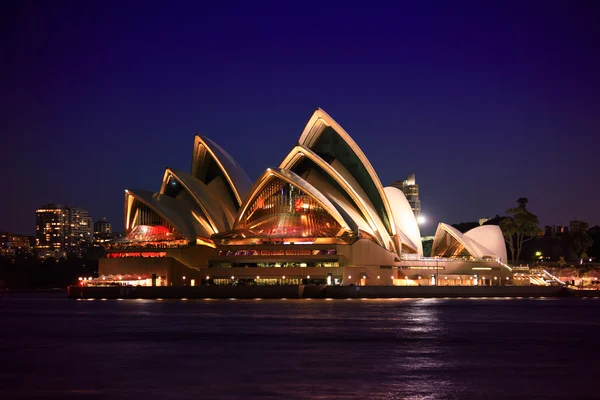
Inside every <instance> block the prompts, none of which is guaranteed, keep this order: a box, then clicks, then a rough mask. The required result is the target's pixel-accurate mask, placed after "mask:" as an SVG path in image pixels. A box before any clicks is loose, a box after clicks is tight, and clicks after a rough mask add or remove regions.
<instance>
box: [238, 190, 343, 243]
mask: <svg viewBox="0 0 600 400" xmlns="http://www.w3.org/2000/svg"><path fill="white" fill-rule="evenodd" d="M237 228H240V229H247V230H249V231H250V232H251V233H252V234H253V235H254V236H258V237H279V238H314V237H334V236H337V235H338V233H339V232H340V230H341V229H342V228H341V226H340V224H339V223H338V222H337V221H336V220H335V219H334V218H333V217H332V216H331V215H330V214H329V213H328V212H327V210H325V209H324V208H323V207H322V206H321V205H320V204H319V203H318V202H317V201H316V200H315V199H314V198H312V197H311V196H309V195H308V194H306V193H305V192H303V191H302V190H300V189H299V188H298V187H296V186H294V185H292V184H290V183H288V182H285V181H283V180H281V179H279V178H272V179H271V180H270V181H269V182H268V183H267V184H266V185H265V186H264V188H263V189H262V190H261V191H260V193H259V194H258V195H257V196H256V197H255V199H254V200H253V201H252V203H251V204H250V205H249V206H248V209H247V210H246V213H245V218H244V219H243V220H242V221H241V223H240V224H239V225H238V226H237Z"/></svg>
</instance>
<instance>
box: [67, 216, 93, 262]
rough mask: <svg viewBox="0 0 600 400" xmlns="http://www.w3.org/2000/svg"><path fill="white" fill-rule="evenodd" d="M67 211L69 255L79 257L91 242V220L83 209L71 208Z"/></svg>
mask: <svg viewBox="0 0 600 400" xmlns="http://www.w3.org/2000/svg"><path fill="white" fill-rule="evenodd" d="M67 209H68V215H69V230H68V245H69V253H70V254H73V255H77V256H81V255H83V253H84V252H85V251H86V250H87V249H88V247H89V245H90V244H91V243H92V241H93V226H92V218H91V217H90V216H89V215H88V211H87V210H86V209H85V208H81V207H74V206H71V207H68V208H67Z"/></svg>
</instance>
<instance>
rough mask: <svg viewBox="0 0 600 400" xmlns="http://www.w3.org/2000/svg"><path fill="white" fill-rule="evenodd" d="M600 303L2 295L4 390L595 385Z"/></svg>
mask: <svg viewBox="0 0 600 400" xmlns="http://www.w3.org/2000/svg"><path fill="white" fill-rule="evenodd" d="M598 307H600V301H587V302H583V301H581V300H577V299H559V300H557V299H544V300H539V299H519V300H516V299H515V300H507V299H504V298H496V299H389V300H378V299H369V300H368V301H358V300H355V301H347V300H331V299H327V300H325V299H323V300H312V301H306V300H292V299H288V300H286V301H282V300H268V299H262V300H261V301H256V300H254V299H253V300H239V299H237V300H234V299H230V300H229V299H228V300H193V299H189V300H187V301H185V300H168V299H163V300H161V301H159V300H124V301H113V300H108V301H89V302H88V301H85V302H81V301H69V300H66V299H65V298H64V295H62V294H61V295H43V296H40V295H2V297H0V318H1V319H0V321H2V323H1V324H0V354H2V360H3V361H2V362H1V363H0V388H2V392H1V393H0V397H2V398H23V399H27V398H32V397H36V398H42V399H44V398H67V399H68V398H85V399H103V398H115V399H121V398H122V399H125V398H135V399H139V398H144V399H147V398H156V399H159V398H160V399H163V398H175V399H178V398H179V399H184V398H194V399H197V398H206V399H218V398H222V399H239V398H246V399H248V398H249V399H253V398H257V399H262V398H265V399H274V398H286V399H293V398H316V399H365V398H366V399H463V398H466V399H478V398H486V399H500V398H506V397H511V398H517V399H531V398H540V399H543V398H561V399H562V398H581V397H585V396H588V397H589V398H594V397H596V396H595V394H597V393H598V392H597V390H598V389H597V388H596V385H595V382H596V377H595V371H596V370H597V368H596V367H597V365H598V364H597V363H598V361H599V360H600V351H599V350H598V349H597V348H598V347H599V346H595V345H593V344H595V343H596V342H597V338H598V337H600V335H599V334H600V319H599V318H598V317H597V315H600V313H599V311H600V310H598ZM582 344H586V345H585V351H582ZM574 371H576V373H574ZM31 382H35V384H31Z"/></svg>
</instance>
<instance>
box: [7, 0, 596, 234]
mask: <svg viewBox="0 0 600 400" xmlns="http://www.w3.org/2000/svg"><path fill="white" fill-rule="evenodd" d="M246 3H252V4H246ZM398 3H400V4H397V5H396V6H394V8H390V6H389V5H388V4H385V3H383V4H378V3H376V2H373V1H370V2H366V3H364V4H363V6H361V7H353V8H350V7H348V4H350V3H348V2H341V3H338V4H331V3H326V2H273V3H270V4H264V5H257V4H255V3H254V2H242V3H240V4H235V3H232V2H227V3H225V2H206V3H201V2H196V3H194V4H192V3H187V4H186V3H183V2H177V1H175V2H162V3H156V4H151V2H121V1H119V2H100V1H89V2H87V1H76V2H68V1H54V2H50V1H38V2H30V1H14V2H3V3H2V13H1V15H2V16H1V17H0V18H1V20H0V35H1V36H0V43H1V44H2V62H1V63H0V69H1V75H0V76H1V87H0V89H1V90H0V106H1V111H0V129H1V132H2V146H1V147H0V159H1V160H2V166H3V168H2V172H3V174H2V175H3V178H4V179H3V183H4V185H3V190H2V191H1V192H2V195H1V196H0V210H1V211H0V230H10V231H16V232H20V233H25V234H33V233H34V230H35V213H34V211H35V209H36V208H37V207H38V206H40V205H42V204H44V203H48V202H55V203H66V204H78V205H81V206H83V207H87V208H88V209H89V211H90V213H91V215H92V216H93V217H94V219H97V218H99V217H100V216H103V215H105V216H107V217H108V218H109V220H111V221H112V222H113V224H114V226H115V228H116V229H117V230H121V229H122V225H123V222H122V220H123V215H122V213H123V196H124V189H126V188H129V189H136V188H141V189H151V190H155V191H156V190H158V189H159V187H160V182H161V178H162V175H163V172H164V168H165V167H166V166H169V167H172V168H176V169H182V170H185V171H189V168H190V163H191V152H192V144H193V136H194V133H196V132H200V133H201V134H203V135H206V136H208V137H210V138H211V139H213V140H214V141H216V142H217V143H218V144H220V145H221V146H222V147H223V148H225V149H226V150H227V151H228V152H229V153H230V154H231V155H232V156H233V157H234V158H235V159H236V160H237V161H238V162H239V163H240V164H241V165H242V166H243V167H244V168H245V169H246V171H247V173H248V175H249V176H250V178H252V179H255V178H256V177H258V175H259V174H260V173H261V172H262V171H263V170H264V169H266V168H267V167H270V166H277V165H278V164H279V162H280V161H281V160H282V159H283V157H284V156H285V155H286V154H287V152H288V151H289V150H290V149H291V148H292V147H293V145H294V144H295V143H296V141H297V139H298V137H299V135H300V133H301V131H302V128H303V127H304V124H305V123H306V122H307V120H308V118H309V117H310V115H311V114H312V112H313V111H314V109H315V108H317V107H321V108H323V109H324V110H325V111H327V112H328V113H329V114H330V115H331V116H332V117H333V118H335V119H336V120H337V121H338V122H339V123H340V124H341V125H342V126H343V127H344V128H345V129H346V130H347V131H348V132H349V133H350V135H351V136H352V137H353V138H354V140H355V141H356V142H357V143H358V145H359V146H360V147H361V148H362V149H363V151H364V152H365V154H366V155H367V157H368V158H369V159H370V161H371V163H372V164H373V166H374V168H375V170H376V171H377V173H378V175H379V177H380V179H381V181H382V183H383V184H384V186H386V185H389V184H390V183H391V182H392V181H394V180H397V179H404V178H405V177H406V175H408V174H409V173H411V172H415V173H416V176H417V181H418V183H419V184H420V185H421V198H422V206H423V213H424V214H426V215H427V216H428V217H429V219H430V221H429V225H428V227H427V228H426V229H424V233H425V234H428V233H432V232H433V230H434V229H435V226H436V225H437V222H439V221H444V222H448V223H456V222H461V221H472V220H476V219H478V218H480V217H483V216H494V215H495V214H503V212H504V211H505V210H506V209H507V208H508V207H512V206H513V205H514V204H516V203H515V201H516V199H517V198H519V197H523V196H524V197H528V198H529V199H530V209H531V210H532V211H533V212H534V213H536V214H538V215H539V217H540V222H541V224H542V225H544V224H560V223H562V224H568V222H569V220H571V219H582V220H585V221H588V222H589V223H590V224H591V225H594V224H600V208H599V207H598V198H599V196H600V189H599V186H598V182H599V181H600V166H599V164H598V162H597V161H596V160H595V157H596V156H597V155H598V149H599V147H598V144H599V142H600V140H598V137H599V133H600V132H599V127H600V24H599V23H598V21H599V20H600V3H598V2H594V1H572V2H571V1H560V2H552V1H543V2H535V1H532V2H523V1H518V2H514V3H510V2H504V1H502V2H454V1H452V2H448V1H443V2H398ZM417 3H418V4H417ZM488 3H489V4H488ZM492 3H495V5H494V4H492Z"/></svg>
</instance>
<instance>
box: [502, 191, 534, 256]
mask: <svg viewBox="0 0 600 400" xmlns="http://www.w3.org/2000/svg"><path fill="white" fill-rule="evenodd" d="M517 203H518V206H517V207H515V208H509V209H508V210H506V214H507V217H506V218H504V219H503V220H502V221H501V222H500V228H501V229H502V234H503V235H504V240H505V241H506V243H507V245H508V249H509V250H510V255H511V259H512V264H513V265H514V264H516V263H517V260H518V259H519V257H520V255H521V250H522V249H523V243H525V242H527V241H529V240H531V239H533V238H534V237H535V236H537V235H539V234H540V233H541V229H540V227H539V219H538V217H537V215H535V214H532V213H531V212H529V211H528V210H527V204H528V203H529V200H528V199H527V197H521V198H520V199H518V200H517Z"/></svg>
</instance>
